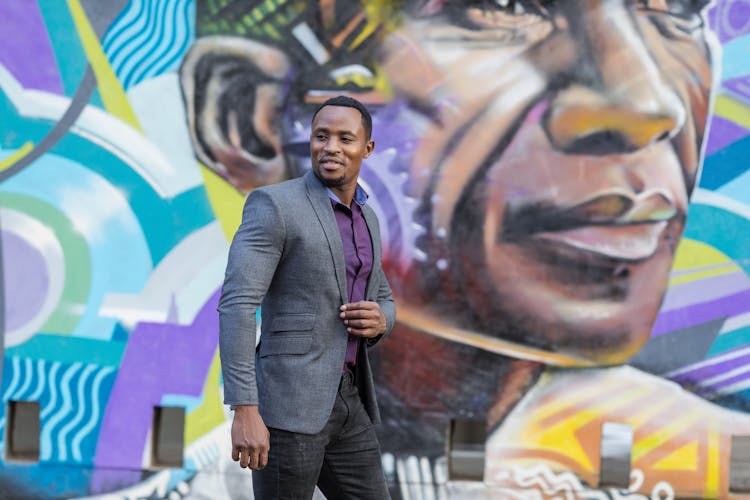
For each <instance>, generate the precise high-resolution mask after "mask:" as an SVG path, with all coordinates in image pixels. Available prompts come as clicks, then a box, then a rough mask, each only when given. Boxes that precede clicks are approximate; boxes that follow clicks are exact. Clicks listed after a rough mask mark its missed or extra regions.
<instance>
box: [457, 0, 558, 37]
mask: <svg viewBox="0 0 750 500" xmlns="http://www.w3.org/2000/svg"><path fill="white" fill-rule="evenodd" d="M550 3H554V2H551V1H549V0H547V1H542V0H469V1H466V0H464V1H456V0H447V1H446V2H445V4H444V7H443V9H444V10H445V11H446V12H447V13H449V15H450V17H451V18H453V19H456V18H463V20H464V24H466V27H468V28H470V29H498V30H504V29H505V30H519V29H523V28H525V27H528V26H531V25H533V24H536V23H538V22H539V21H543V20H544V19H546V18H547V17H548V16H547V9H546V7H545V6H546V5H547V4H550Z"/></svg>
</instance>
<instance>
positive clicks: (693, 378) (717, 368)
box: [670, 346, 750, 385]
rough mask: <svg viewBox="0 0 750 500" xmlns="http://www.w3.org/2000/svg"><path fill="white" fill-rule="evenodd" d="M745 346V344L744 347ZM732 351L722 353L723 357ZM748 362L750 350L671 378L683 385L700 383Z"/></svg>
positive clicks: (749, 360)
mask: <svg viewBox="0 0 750 500" xmlns="http://www.w3.org/2000/svg"><path fill="white" fill-rule="evenodd" d="M744 348H745V347H744V346H743V347H742V349H744ZM731 353H732V351H729V352H727V353H722V357H724V356H726V355H727V354H731ZM748 364H750V352H748V353H746V354H743V355H741V356H737V357H736V358H732V359H727V360H724V361H721V362H716V363H714V364H710V365H707V366H702V367H700V368H695V369H693V370H690V371H687V372H684V373H680V374H679V375H676V376H674V377H670V378H671V380H674V381H675V382H677V383H679V384H681V385H694V384H696V383H699V382H700V381H701V380H706V379H709V378H712V377H716V376H717V375H722V374H724V373H726V372H728V371H729V370H733V369H735V368H737V367H740V366H745V365H748Z"/></svg>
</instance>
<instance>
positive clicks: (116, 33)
mask: <svg viewBox="0 0 750 500" xmlns="http://www.w3.org/2000/svg"><path fill="white" fill-rule="evenodd" d="M145 5H146V4H145V2H142V1H140V0H132V1H131V2H130V5H128V7H127V8H126V9H125V10H124V11H123V12H122V14H121V15H120V18H119V19H117V20H116V21H115V22H114V23H112V26H110V28H109V30H108V31H107V33H106V34H105V35H104V41H103V42H102V48H103V49H104V52H105V53H106V54H107V58H108V59H110V62H111V61H112V58H111V56H112V45H113V44H114V43H115V42H117V40H118V39H119V38H120V36H121V35H122V33H123V32H124V31H125V30H127V29H128V28H130V27H131V26H132V25H133V24H135V23H136V22H138V19H140V17H141V15H142V14H143V9H144V7H145ZM136 6H137V7H136ZM131 14H132V16H131Z"/></svg>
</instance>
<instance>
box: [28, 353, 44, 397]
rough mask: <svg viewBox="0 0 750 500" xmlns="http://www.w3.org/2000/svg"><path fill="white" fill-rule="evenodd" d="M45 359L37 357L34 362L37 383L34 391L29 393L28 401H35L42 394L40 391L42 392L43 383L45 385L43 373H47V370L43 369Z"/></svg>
mask: <svg viewBox="0 0 750 500" xmlns="http://www.w3.org/2000/svg"><path fill="white" fill-rule="evenodd" d="M46 364H47V363H46V361H44V360H43V359H39V360H37V362H36V373H37V381H38V382H37V384H36V389H35V390H34V392H32V393H31V394H29V401H37V400H39V397H40V396H41V395H42V392H44V385H45V382H46V380H45V374H46V373H47V370H45V369H44V368H45V365H46Z"/></svg>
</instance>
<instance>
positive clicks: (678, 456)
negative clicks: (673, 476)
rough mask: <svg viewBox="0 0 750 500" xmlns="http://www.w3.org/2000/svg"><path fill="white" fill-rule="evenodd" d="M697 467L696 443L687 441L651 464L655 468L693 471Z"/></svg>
mask: <svg viewBox="0 0 750 500" xmlns="http://www.w3.org/2000/svg"><path fill="white" fill-rule="evenodd" d="M697 468H698V443H697V442H695V441H693V442H692V443H688V444H686V445H684V446H682V447H680V448H678V449H676V450H675V451H673V452H672V453H670V454H669V455H667V456H666V457H664V458H662V459H661V460H659V461H658V462H656V463H655V464H654V465H653V469H655V470H668V471H676V470H683V471H695V470H696V469H697Z"/></svg>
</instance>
